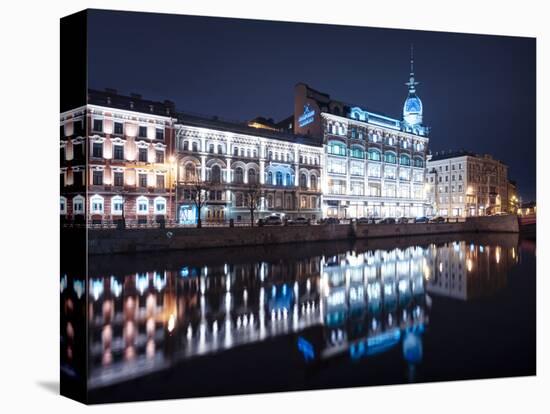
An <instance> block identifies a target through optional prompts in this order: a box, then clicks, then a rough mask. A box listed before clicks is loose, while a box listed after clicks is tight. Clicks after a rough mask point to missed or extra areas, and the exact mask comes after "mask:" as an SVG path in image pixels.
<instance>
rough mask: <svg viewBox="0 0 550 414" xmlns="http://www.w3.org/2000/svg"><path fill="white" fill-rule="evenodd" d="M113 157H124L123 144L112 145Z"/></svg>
mask: <svg viewBox="0 0 550 414" xmlns="http://www.w3.org/2000/svg"><path fill="white" fill-rule="evenodd" d="M113 158H114V159H115V160H123V159H124V145H115V146H114V147H113Z"/></svg>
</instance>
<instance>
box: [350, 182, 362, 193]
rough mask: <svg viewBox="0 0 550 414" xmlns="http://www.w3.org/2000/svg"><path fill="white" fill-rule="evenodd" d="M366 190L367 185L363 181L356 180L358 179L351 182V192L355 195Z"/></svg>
mask: <svg viewBox="0 0 550 414" xmlns="http://www.w3.org/2000/svg"><path fill="white" fill-rule="evenodd" d="M364 191H365V186H364V185H363V183H362V182H356V181H352V182H351V193H352V194H353V195H363V193H364Z"/></svg>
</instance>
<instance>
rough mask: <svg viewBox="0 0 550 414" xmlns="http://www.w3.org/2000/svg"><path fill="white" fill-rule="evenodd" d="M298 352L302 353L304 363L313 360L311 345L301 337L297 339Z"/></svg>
mask: <svg viewBox="0 0 550 414" xmlns="http://www.w3.org/2000/svg"><path fill="white" fill-rule="evenodd" d="M298 350H299V351H300V352H301V353H302V355H303V356H304V359H305V360H306V361H311V360H313V359H315V350H314V348H313V345H312V344H311V342H309V341H308V340H307V339H305V338H303V337H301V336H300V337H299V338H298Z"/></svg>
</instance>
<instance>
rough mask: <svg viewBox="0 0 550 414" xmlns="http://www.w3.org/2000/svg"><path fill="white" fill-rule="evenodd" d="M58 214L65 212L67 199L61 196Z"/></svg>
mask: <svg viewBox="0 0 550 414" xmlns="http://www.w3.org/2000/svg"><path fill="white" fill-rule="evenodd" d="M59 214H67V199H66V198H65V197H61V198H60V200H59Z"/></svg>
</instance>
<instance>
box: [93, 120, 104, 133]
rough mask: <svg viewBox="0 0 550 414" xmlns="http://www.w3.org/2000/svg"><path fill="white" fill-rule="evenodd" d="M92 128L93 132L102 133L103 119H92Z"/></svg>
mask: <svg viewBox="0 0 550 414" xmlns="http://www.w3.org/2000/svg"><path fill="white" fill-rule="evenodd" d="M93 127H94V131H95V132H103V119H94V123H93Z"/></svg>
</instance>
